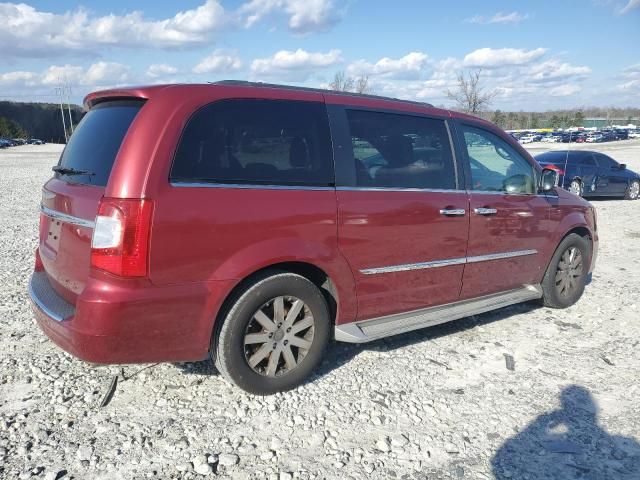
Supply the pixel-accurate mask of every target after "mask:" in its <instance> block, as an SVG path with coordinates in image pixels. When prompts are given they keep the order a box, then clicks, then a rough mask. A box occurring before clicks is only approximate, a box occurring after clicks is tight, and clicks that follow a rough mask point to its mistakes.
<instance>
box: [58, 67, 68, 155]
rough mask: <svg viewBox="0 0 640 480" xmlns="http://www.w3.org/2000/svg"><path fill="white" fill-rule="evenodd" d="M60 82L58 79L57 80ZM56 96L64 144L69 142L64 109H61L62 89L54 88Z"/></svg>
mask: <svg viewBox="0 0 640 480" xmlns="http://www.w3.org/2000/svg"><path fill="white" fill-rule="evenodd" d="M58 81H60V78H58ZM56 95H59V96H60V115H61V116H62V130H63V131H64V143H67V142H68V141H69V137H68V136H67V124H66V123H65V120H64V108H63V107H62V96H63V95H64V90H63V87H56Z"/></svg>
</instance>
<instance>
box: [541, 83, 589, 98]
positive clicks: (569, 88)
mask: <svg viewBox="0 0 640 480" xmlns="http://www.w3.org/2000/svg"><path fill="white" fill-rule="evenodd" d="M581 91H582V87H581V86H580V85H574V84H570V83H564V84H562V85H558V86H557V87H554V88H552V89H551V90H549V95H551V96H552V97H568V96H570V95H575V94H576V93H579V92H581Z"/></svg>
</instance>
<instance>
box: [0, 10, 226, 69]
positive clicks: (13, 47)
mask: <svg viewBox="0 0 640 480" xmlns="http://www.w3.org/2000/svg"><path fill="white" fill-rule="evenodd" d="M0 18H2V21H1V22H0V54H2V55H5V56H16V57H23V56H47V55H48V54H51V53H55V52H60V53H66V54H69V53H74V52H75V53H78V52H80V53H83V52H91V51H94V50H97V49H98V48H104V47H105V46H119V47H148V48H168V47H178V46H185V45H200V44H203V43H205V42H207V41H210V40H211V38H212V36H213V34H214V33H215V32H216V31H218V30H219V29H220V28H221V27H222V26H223V24H224V23H225V22H226V15H225V11H224V8H223V7H222V5H220V3H219V2H218V0H207V1H206V2H205V3H203V4H202V5H200V6H199V7H197V8H194V9H191V10H185V11H181V12H178V13H176V14H175V15H174V16H173V17H170V18H166V19H163V20H148V19H146V18H145V17H144V15H143V13H142V12H139V11H134V12H131V13H127V14H124V15H114V14H110V15H105V16H101V17H92V16H91V15H90V14H89V12H87V11H86V10H84V9H78V10H76V11H73V12H66V13H63V14H54V13H49V12H45V11H40V10H37V9H35V8H34V7H32V6H30V5H27V4H24V3H20V4H15V3H0Z"/></svg>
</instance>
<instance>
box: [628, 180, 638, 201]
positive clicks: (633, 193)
mask: <svg viewBox="0 0 640 480" xmlns="http://www.w3.org/2000/svg"><path fill="white" fill-rule="evenodd" d="M639 195H640V182H632V183H631V185H629V198H630V199H631V200H635V199H637V198H638V196H639Z"/></svg>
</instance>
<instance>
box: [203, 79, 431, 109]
mask: <svg viewBox="0 0 640 480" xmlns="http://www.w3.org/2000/svg"><path fill="white" fill-rule="evenodd" d="M209 83H210V84H211V85H230V86H239V87H262V88H283V89H286V90H301V91H303V92H316V93H331V94H335V95H343V96H345V97H358V98H371V99H374V100H393V101H394V102H403V103H411V104H414V105H421V106H423V107H431V108H433V105H431V104H430V103H427V102H417V101H415V100H403V99H401V98H393V97H383V96H381V95H370V94H368V93H354V92H340V91H337V90H328V89H323V88H312V87H298V86H295V85H279V84H276V83H263V82H249V81H246V80H219V81H217V82H209Z"/></svg>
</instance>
